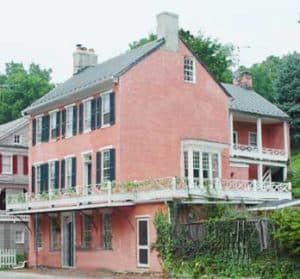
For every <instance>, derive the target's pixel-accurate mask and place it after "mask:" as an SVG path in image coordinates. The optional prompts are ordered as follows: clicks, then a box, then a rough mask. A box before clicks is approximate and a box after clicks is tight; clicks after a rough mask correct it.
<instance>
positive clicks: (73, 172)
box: [71, 157, 76, 187]
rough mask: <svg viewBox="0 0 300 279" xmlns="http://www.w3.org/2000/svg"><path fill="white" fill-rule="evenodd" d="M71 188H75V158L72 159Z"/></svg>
mask: <svg viewBox="0 0 300 279" xmlns="http://www.w3.org/2000/svg"><path fill="white" fill-rule="evenodd" d="M71 185H72V187H75V186H76V157H73V158H72V182H71Z"/></svg>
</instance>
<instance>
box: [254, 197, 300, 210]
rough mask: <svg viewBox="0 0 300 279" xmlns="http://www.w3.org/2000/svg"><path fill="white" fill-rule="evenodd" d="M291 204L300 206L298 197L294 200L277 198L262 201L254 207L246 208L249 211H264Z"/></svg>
mask: <svg viewBox="0 0 300 279" xmlns="http://www.w3.org/2000/svg"><path fill="white" fill-rule="evenodd" d="M293 206H300V199H294V200H288V199H284V200H277V201H266V202H263V203H261V204H259V205H257V206H255V207H251V208H249V209H248V210H249V211H265V210H275V209H281V208H287V207H293Z"/></svg>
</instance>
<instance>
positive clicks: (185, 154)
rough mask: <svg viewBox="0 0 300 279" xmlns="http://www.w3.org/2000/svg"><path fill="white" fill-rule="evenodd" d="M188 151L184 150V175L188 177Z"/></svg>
mask: <svg viewBox="0 0 300 279" xmlns="http://www.w3.org/2000/svg"><path fill="white" fill-rule="evenodd" d="M188 155H189V154H188V152H187V151H184V153H183V156H184V177H186V178H188V176H189V161H188Z"/></svg>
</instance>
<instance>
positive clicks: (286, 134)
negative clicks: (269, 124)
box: [283, 121, 289, 160]
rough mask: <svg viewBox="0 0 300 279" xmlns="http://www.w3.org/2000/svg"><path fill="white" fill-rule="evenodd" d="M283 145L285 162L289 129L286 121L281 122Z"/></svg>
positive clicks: (287, 153) (287, 152) (287, 155)
mask: <svg viewBox="0 0 300 279" xmlns="http://www.w3.org/2000/svg"><path fill="white" fill-rule="evenodd" d="M283 143H284V155H285V158H286V160H287V159H288V157H289V127H288V123H287V121H284V122H283Z"/></svg>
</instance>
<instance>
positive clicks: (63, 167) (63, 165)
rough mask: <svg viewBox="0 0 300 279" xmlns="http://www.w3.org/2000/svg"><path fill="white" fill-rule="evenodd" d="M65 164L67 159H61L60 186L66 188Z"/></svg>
mask: <svg viewBox="0 0 300 279" xmlns="http://www.w3.org/2000/svg"><path fill="white" fill-rule="evenodd" d="M65 165H66V161H65V160H61V165H60V169H61V170H60V188H61V189H64V188H65Z"/></svg>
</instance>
